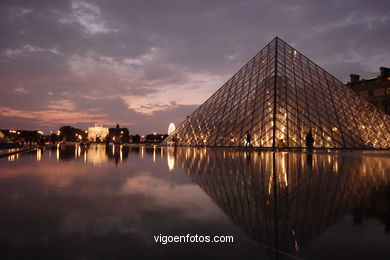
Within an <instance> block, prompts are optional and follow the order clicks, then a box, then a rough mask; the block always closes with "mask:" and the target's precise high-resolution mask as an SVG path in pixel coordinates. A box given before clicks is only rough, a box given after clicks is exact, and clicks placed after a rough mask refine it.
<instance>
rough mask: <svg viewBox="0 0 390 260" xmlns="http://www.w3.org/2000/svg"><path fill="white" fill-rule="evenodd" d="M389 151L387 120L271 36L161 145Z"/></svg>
mask: <svg viewBox="0 0 390 260" xmlns="http://www.w3.org/2000/svg"><path fill="white" fill-rule="evenodd" d="M310 130H311V132H312V134H313V137H314V147H315V148H390V132H389V130H390V117H389V116H388V115H386V114H385V113H384V112H382V111H381V110H379V109H378V108H377V107H375V106H374V105H373V104H371V103H369V102H367V101H366V100H365V99H363V98H362V97H360V96H359V95H358V94H356V93H355V92H353V91H352V90H350V89H349V88H348V87H346V86H345V85H344V84H343V83H342V82H340V81H339V80H338V79H336V78H335V77H333V76H332V75H330V74H329V73H328V72H326V71H325V70H324V69H322V68H321V67H319V66H318V65H316V64H315V63H314V62H312V61H311V60H309V59H308V58H307V57H305V56H304V55H303V54H301V53H300V52H298V51H297V50H295V49H294V48H292V47H291V46H289V45H288V44H287V43H285V42H284V41H282V40H281V39H280V38H278V37H276V38H275V39H273V40H272V41H271V42H270V43H269V44H268V45H267V46H266V47H264V48H263V49H262V50H261V51H260V52H259V53H258V54H257V55H256V56H255V57H253V58H252V59H251V60H250V61H249V62H248V63H247V64H246V65H245V66H244V67H243V68H242V69H240V70H239V71H238V72H237V73H236V74H235V75H234V76H233V77H232V78H231V79H229V80H228V81H227V82H226V83H225V84H224V85H223V86H222V87H221V88H220V89H219V90H218V91H217V92H215V93H214V94H213V95H212V96H211V97H210V98H209V99H208V100H207V101H206V102H205V103H204V104H203V105H201V106H200V107H199V108H198V109H197V110H196V111H195V112H194V113H192V114H191V115H190V116H189V117H187V119H186V120H185V121H184V122H182V123H181V124H180V126H179V127H178V128H177V129H176V130H175V131H174V132H173V133H172V134H171V135H170V136H169V137H168V138H167V139H166V140H165V143H166V144H169V143H172V142H173V141H174V140H176V142H177V143H178V144H179V145H191V146H245V138H246V136H247V134H248V133H249V134H250V136H251V139H252V142H251V144H252V145H253V146H254V147H275V146H276V145H277V143H278V141H279V140H280V139H283V140H284V142H285V144H286V146H287V147H305V136H306V134H307V133H308V132H309V131H310Z"/></svg>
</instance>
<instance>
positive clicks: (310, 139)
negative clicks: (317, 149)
mask: <svg viewBox="0 0 390 260" xmlns="http://www.w3.org/2000/svg"><path fill="white" fill-rule="evenodd" d="M305 140H306V147H307V148H308V149H313V144H314V138H313V134H312V133H311V130H310V131H309V132H308V133H307V135H306V137H305Z"/></svg>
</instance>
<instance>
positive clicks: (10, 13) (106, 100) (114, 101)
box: [0, 0, 390, 134]
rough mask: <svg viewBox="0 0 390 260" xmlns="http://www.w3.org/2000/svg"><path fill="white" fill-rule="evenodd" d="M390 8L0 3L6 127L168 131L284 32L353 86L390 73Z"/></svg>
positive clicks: (353, 0)
mask: <svg viewBox="0 0 390 260" xmlns="http://www.w3.org/2000/svg"><path fill="white" fill-rule="evenodd" d="M389 32H390V1H388V0H384V1H367V0H332V1H319V0H301V1H298V0H290V1H281V0H270V1H227V0H224V1H212V0H208V1H201V0H192V1H187V0H176V1H161V0H159V1H158V0H156V1H148V0H143V1H129V0H118V1H115V0H113V1H108V0H106V1H104V0H101V1H78V0H77V1H66V0H63V1H54V0H45V1H40V0H37V1H31V0H24V1H23V0H9V1H7V0H1V1H0V33H1V37H0V129H12V128H14V129H37V130H43V131H45V132H46V133H48V131H50V130H52V131H53V132H56V131H57V130H58V128H59V127H61V126H63V125H72V126H75V127H79V128H82V129H86V128H87V127H88V126H91V125H93V124H94V123H99V124H103V125H104V126H107V127H114V126H115V125H116V124H117V123H119V124H120V125H121V126H122V127H128V128H129V130H130V133H131V134H135V133H139V134H147V133H152V132H154V131H156V132H160V133H165V132H167V128H168V125H169V123H170V122H174V123H175V124H176V125H177V124H179V123H180V122H181V121H183V120H184V119H185V118H186V115H189V114H191V113H192V112H193V111H194V110H195V109H196V108H197V107H198V106H199V105H200V104H202V103H203V102H204V101H205V100H206V99H207V98H208V97H209V96H210V95H211V94H212V93H214V92H215V91H216V90H217V89H218V88H220V87H221V86H222V85H223V84H224V83H225V82H226V81H227V80H228V79H229V78H230V77H231V76H232V75H233V74H234V73H235V72H236V71H238V70H239V69H240V68H241V67H242V66H243V65H244V64H245V63H246V62H247V61H248V60H249V59H250V58H251V57H253V56H254V55H255V54H256V53H257V52H258V51H260V50H261V49H262V48H263V47H264V46H265V45H266V44H267V43H268V42H270V41H271V40H272V39H273V38H274V37H275V36H279V37H280V38H282V39H283V40H284V41H285V42H287V43H289V44H290V45H292V46H293V47H294V48H296V49H297V50H299V51H300V52H302V53H303V54H305V55H306V56H307V57H309V58H310V59H312V60H313V61H314V62H315V63H317V64H318V65H320V66H321V67H322V68H324V69H325V70H327V71H328V72H330V73H331V74H333V75H334V76H336V77H337V78H339V79H340V80H341V81H343V82H346V81H348V79H349V74H350V73H357V74H360V75H361V76H362V77H363V78H370V77H374V76H377V75H378V73H379V67H381V66H387V67H388V66H390V51H389V46H390V33H389Z"/></svg>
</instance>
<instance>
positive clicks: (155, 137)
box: [145, 133, 168, 143]
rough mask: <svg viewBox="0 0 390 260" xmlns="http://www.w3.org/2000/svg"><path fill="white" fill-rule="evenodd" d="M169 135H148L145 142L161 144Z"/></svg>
mask: <svg viewBox="0 0 390 260" xmlns="http://www.w3.org/2000/svg"><path fill="white" fill-rule="evenodd" d="M167 136H168V135H167V134H157V133H156V134H154V133H153V134H148V135H146V136H145V142H146V143H161V142H162V141H164V139H165V138H167Z"/></svg>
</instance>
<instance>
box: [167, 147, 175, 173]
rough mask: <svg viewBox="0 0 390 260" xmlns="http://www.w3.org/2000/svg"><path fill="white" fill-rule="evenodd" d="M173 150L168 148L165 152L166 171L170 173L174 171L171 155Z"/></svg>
mask: <svg viewBox="0 0 390 260" xmlns="http://www.w3.org/2000/svg"><path fill="white" fill-rule="evenodd" d="M173 152H174V151H173V150H172V149H171V148H168V151H167V163H168V170H169V171H170V172H172V171H173V169H175V156H174V155H173Z"/></svg>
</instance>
